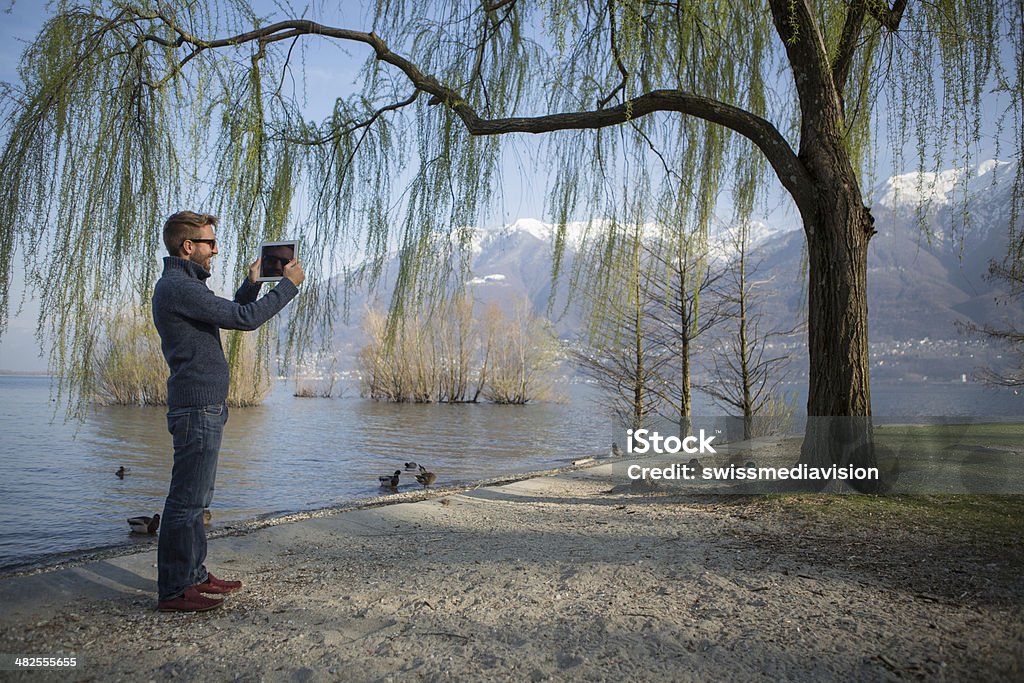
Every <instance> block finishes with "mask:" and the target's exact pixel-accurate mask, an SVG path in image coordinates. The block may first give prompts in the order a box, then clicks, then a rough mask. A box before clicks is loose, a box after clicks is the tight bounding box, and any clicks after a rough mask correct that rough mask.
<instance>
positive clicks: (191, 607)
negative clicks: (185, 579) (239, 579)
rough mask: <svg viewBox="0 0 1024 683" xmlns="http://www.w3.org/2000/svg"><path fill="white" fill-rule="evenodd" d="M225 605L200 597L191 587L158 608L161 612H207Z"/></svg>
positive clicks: (160, 603) (221, 602) (219, 601)
mask: <svg viewBox="0 0 1024 683" xmlns="http://www.w3.org/2000/svg"><path fill="white" fill-rule="evenodd" d="M223 604H224V601H223V600H215V599H214V598H208V597H206V596H205V595H200V593H199V591H198V590H196V588H195V586H189V587H188V588H186V589H185V592H184V593H182V594H181V595H179V596H178V597H176V598H171V599H170V600H161V601H160V602H158V603H157V605H156V608H157V609H158V610H159V611H161V612H205V611H207V610H211V609H215V608H217V607H220V606H221V605H223Z"/></svg>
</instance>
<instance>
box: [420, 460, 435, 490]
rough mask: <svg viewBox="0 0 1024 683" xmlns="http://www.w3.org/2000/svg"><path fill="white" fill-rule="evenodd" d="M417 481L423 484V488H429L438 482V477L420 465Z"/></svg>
mask: <svg viewBox="0 0 1024 683" xmlns="http://www.w3.org/2000/svg"><path fill="white" fill-rule="evenodd" d="M416 481H417V482H419V483H420V484H423V488H427V487H428V486H430V485H431V484H433V483H434V482H435V481H437V475H436V474H434V473H433V472H428V471H427V468H426V467H424V466H423V465H420V473H419V474H417V475H416Z"/></svg>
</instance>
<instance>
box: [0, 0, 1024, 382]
mask: <svg viewBox="0 0 1024 683" xmlns="http://www.w3.org/2000/svg"><path fill="white" fill-rule="evenodd" d="M0 3H2V4H0V7H2V8H4V13H3V14H0V27H2V28H0V81H4V82H17V81H18V80H19V79H18V73H17V65H18V61H19V59H20V56H21V53H22V51H23V50H24V48H25V47H26V45H27V44H28V42H29V41H30V40H31V39H32V38H33V37H34V35H35V34H36V33H37V32H38V31H39V29H40V28H41V26H42V25H43V23H44V21H45V19H46V17H47V16H48V15H49V13H50V12H51V11H52V9H50V8H48V7H47V4H45V3H38V2H28V1H26V0H16V1H15V2H11V0H0ZM260 4H261V5H263V7H265V8H266V9H267V11H268V12H270V11H272V10H273V7H274V6H275V4H276V3H274V2H272V1H270V2H263V1H262V0H261V3H260ZM319 4H320V5H322V6H323V7H322V11H321V12H319V13H318V16H317V18H318V19H320V20H322V21H324V23H328V24H332V25H337V26H346V27H351V28H365V27H366V25H367V24H366V22H365V21H364V19H363V18H362V17H361V16H360V13H359V11H358V10H355V11H352V10H349V11H348V12H344V11H342V10H339V9H329V8H331V7H344V8H352V7H359V5H360V3H353V2H345V3H333V4H332V3H319ZM308 43H309V46H308V48H307V49H306V52H305V54H304V62H305V78H306V80H305V84H304V88H305V96H306V98H307V107H306V116H307V118H313V119H317V120H319V119H322V118H323V117H324V116H326V114H327V113H329V112H330V111H331V109H332V107H333V104H334V99H335V98H336V97H337V96H338V95H339V94H343V93H347V92H353V91H355V90H356V89H357V87H358V84H357V81H358V79H359V69H360V67H361V65H362V63H363V60H364V58H365V56H366V54H365V52H366V48H365V47H363V46H351V45H341V44H339V43H337V42H335V41H327V40H320V41H308ZM995 104H997V103H996V102H995V99H994V98H993V105H995ZM996 109H997V107H996V106H992V107H990V108H988V109H987V113H989V114H993V116H988V117H987V119H986V121H985V122H984V124H983V141H982V146H981V148H980V149H978V150H976V158H977V159H978V160H979V161H980V160H983V159H986V158H989V156H988V155H991V154H992V151H993V149H994V146H995V139H994V132H993V131H994V125H993V122H994V112H995V111H996ZM884 119H885V117H884V116H881V117H879V118H878V121H879V124H881V125H884ZM1004 135H1005V134H1004ZM879 139H881V140H884V139H885V137H884V134H883V135H880V137H879ZM540 141H541V140H540V137H539V136H509V137H508V138H507V139H505V140H504V141H503V142H504V158H503V166H502V183H501V186H500V187H499V188H497V201H496V204H495V209H494V211H493V212H492V214H491V217H490V222H491V224H492V225H507V224H510V223H514V222H515V221H516V220H518V219H521V218H539V219H541V220H543V219H544V218H545V216H544V195H545V189H546V188H545V187H544V183H545V182H546V173H545V172H544V171H543V170H542V169H539V168H535V167H534V164H533V159H534V158H536V157H538V156H539V144H540ZM1003 147H1004V148H1005V149H1012V148H1013V144H1012V143H1011V142H1010V141H1007V140H1004V141H1003ZM908 161H909V162H911V163H913V162H914V157H913V155H909V156H908ZM894 171H899V169H893V168H892V166H891V154H890V152H889V150H886V149H883V148H880V149H879V151H878V156H877V174H878V179H879V180H884V179H885V178H886V177H888V176H889V175H890V174H892V173H893V172H894ZM865 189H867V188H865ZM723 203H724V204H727V203H728V198H727V197H726V198H724V199H723ZM719 213H720V215H723V216H727V215H729V211H728V209H727V208H724V207H723V206H722V205H720V207H719ZM759 218H760V219H761V220H764V221H765V222H767V223H768V224H770V225H772V226H773V227H777V228H778V229H794V228H796V227H798V225H799V223H798V218H797V216H796V215H795V211H794V210H793V208H792V203H791V202H790V201H789V199H788V197H786V196H784V195H783V193H782V192H781V190H777V191H774V192H770V193H769V197H768V201H767V206H766V210H765V215H762V216H760V217H759ZM23 292H24V289H23V284H22V278H21V277H20V276H19V274H16V275H15V281H14V288H13V290H12V292H11V312H12V316H11V318H10V321H9V325H8V329H7V331H6V332H5V333H4V335H3V337H2V338H0V372H2V371H5V370H18V371H43V370H45V368H46V361H45V359H44V358H41V357H39V348H38V345H37V343H36V341H35V339H34V337H33V332H34V330H35V324H36V316H37V314H38V307H37V306H36V305H35V302H33V301H31V300H29V301H26V302H25V306H24V308H23V310H22V311H21V312H20V313H19V314H18V315H13V314H14V313H15V311H16V310H17V309H18V306H19V302H20V301H21V300H22V295H23ZM222 293H226V292H222Z"/></svg>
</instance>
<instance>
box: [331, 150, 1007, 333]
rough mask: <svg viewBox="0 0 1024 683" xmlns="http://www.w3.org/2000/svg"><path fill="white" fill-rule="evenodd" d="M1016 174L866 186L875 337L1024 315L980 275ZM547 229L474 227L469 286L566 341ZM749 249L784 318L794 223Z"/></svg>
mask: <svg viewBox="0 0 1024 683" xmlns="http://www.w3.org/2000/svg"><path fill="white" fill-rule="evenodd" d="M1015 173H1016V165H1015V164H1013V163H1007V162H996V161H988V162H985V163H982V164H980V165H979V166H977V167H975V168H973V169H970V170H969V171H968V170H950V171H944V172H941V173H911V174H906V175H900V176H894V177H892V178H889V179H887V180H885V181H884V182H882V183H880V184H879V185H878V186H876V187H875V188H873V190H872V191H871V192H870V193H868V196H871V197H875V198H876V200H875V201H874V203H873V206H872V213H873V215H874V216H875V227H876V229H877V231H878V233H877V234H876V235H875V236H874V238H873V239H872V241H871V244H870V247H869V249H870V253H869V257H868V271H869V272H868V306H869V313H868V315H869V330H870V339H871V341H872V342H879V343H883V344H886V343H889V344H891V343H899V342H910V341H913V342H920V341H921V340H926V339H927V340H932V341H934V340H949V339H958V338H959V339H963V334H962V333H961V332H959V331H958V328H957V322H972V323H975V324H977V325H984V324H986V323H990V324H996V325H1000V324H1003V323H1004V322H1005V321H1006V320H1018V321H1019V320H1022V319H1024V300H1022V299H1021V298H1017V299H1016V300H1010V299H1008V297H1007V296H1006V294H1005V291H1004V287H1002V286H1001V284H1000V283H998V282H992V281H990V280H988V279H987V278H986V277H985V275H986V274H987V272H988V264H989V261H990V260H993V259H995V260H1001V259H1002V258H1003V257H1004V256H1005V255H1006V253H1007V244H1008V234H1009V230H1008V228H1009V223H1010V220H1011V218H1010V216H1011V212H1012V208H1013V203H1012V202H1013V196H1012V194H1013V193H1012V187H1013V181H1014V176H1015ZM1022 218H1024V217H1022ZM585 229H586V228H585V226H583V225H581V224H573V225H569V226H568V227H567V232H566V235H565V242H566V248H565V257H564V259H565V260H564V263H563V271H564V272H568V271H569V270H570V269H571V264H572V261H573V259H574V258H575V257H576V256H577V252H578V249H579V245H580V244H581V241H582V238H583V232H584V230H585ZM590 229H591V230H594V229H600V228H599V227H596V228H595V227H593V226H592V227H591V228H590ZM554 235H555V228H554V226H552V225H550V224H546V223H543V222H541V221H539V220H535V219H521V220H518V221H516V222H514V223H512V224H509V225H504V226H501V227H498V228H490V229H487V228H481V229H475V230H473V231H472V235H471V240H470V242H471V247H470V249H471V254H470V259H469V265H470V272H469V274H468V276H467V277H466V284H468V285H469V286H470V287H471V289H472V291H473V294H474V298H475V300H476V301H477V302H478V303H479V304H486V303H487V302H490V301H498V302H511V301H515V300H519V299H521V298H524V297H525V298H526V299H528V300H529V301H530V302H531V303H532V305H533V307H534V309H535V310H536V311H537V312H538V313H539V314H542V315H543V314H546V313H548V312H549V311H554V312H556V313H558V314H559V315H558V316H556V317H555V325H556V331H557V332H558V334H559V335H560V336H562V337H563V338H572V337H574V336H578V334H579V332H580V330H582V329H583V325H582V324H581V314H580V311H579V306H578V305H576V304H575V303H574V302H573V301H570V300H568V299H567V298H566V295H567V294H568V287H567V286H566V285H564V284H562V285H560V286H559V288H558V289H557V290H556V291H557V293H558V297H556V301H555V304H554V305H553V306H551V307H550V308H549V298H550V294H551V289H552V285H551V271H552V257H553V251H554V250H553V244H554ZM715 239H716V237H714V236H713V237H712V240H713V241H714V240H715ZM718 239H721V238H718ZM717 249H718V250H721V249H722V247H721V245H719V246H718V248H717ZM715 251H716V249H713V252H715ZM750 252H751V257H750V258H749V259H748V262H751V263H758V264H759V265H758V278H759V279H763V280H767V281H768V282H770V285H769V286H768V288H767V289H766V291H764V300H763V306H764V310H765V314H766V317H767V318H768V323H769V324H771V325H774V326H776V327H777V328H779V329H781V328H789V327H792V326H793V324H794V322H795V321H797V320H800V319H802V317H803V311H804V309H805V306H806V299H805V294H804V291H805V280H806V277H807V276H806V271H805V266H804V265H803V264H804V263H805V261H806V259H805V256H804V236H803V232H802V231H800V230H795V231H794V230H790V231H780V230H777V229H773V228H772V227H771V226H770V225H767V224H764V223H756V224H754V228H753V230H752V246H751V250H750ZM397 264H398V260H397V257H395V258H392V259H391V260H389V261H388V262H387V263H386V264H385V267H384V269H383V275H382V277H381V280H380V283H379V285H378V287H377V288H376V289H375V290H374V292H373V293H371V292H369V291H367V289H366V287H364V286H361V285H355V286H353V287H352V288H351V289H350V291H349V293H348V297H349V301H350V310H351V312H352V314H351V318H352V322H351V323H350V324H348V325H344V326H339V327H338V328H337V329H336V330H335V334H336V339H335V341H336V348H337V347H338V346H340V347H351V346H357V345H359V344H361V343H362V342H361V339H362V335H361V334H360V332H359V329H358V325H359V319H360V317H361V315H362V311H363V310H365V308H366V306H367V305H368V304H369V303H370V302H371V301H373V302H376V305H377V306H385V305H386V303H387V302H388V301H389V297H390V287H391V285H392V283H393V282H394V280H395V275H396V273H397V270H398V266H397ZM335 286H337V287H341V286H342V283H341V282H336V283H335Z"/></svg>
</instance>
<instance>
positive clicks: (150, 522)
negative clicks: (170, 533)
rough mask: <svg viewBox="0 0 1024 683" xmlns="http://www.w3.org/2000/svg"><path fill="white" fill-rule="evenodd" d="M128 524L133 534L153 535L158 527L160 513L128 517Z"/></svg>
mask: <svg viewBox="0 0 1024 683" xmlns="http://www.w3.org/2000/svg"><path fill="white" fill-rule="evenodd" d="M128 526H130V527H131V528H132V533H133V534H150V535H153V534H155V533H156V530H157V529H159V528H160V514H159V513H157V514H155V515H153V516H152V517H129V518H128Z"/></svg>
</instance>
